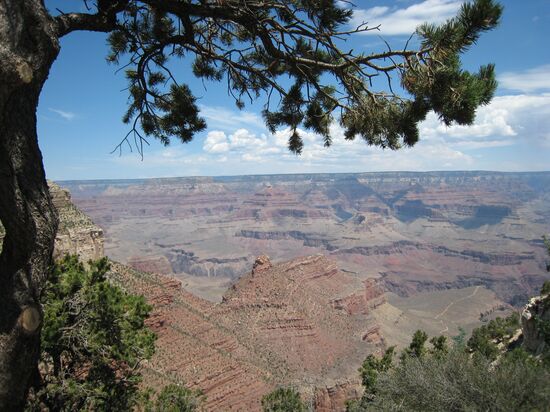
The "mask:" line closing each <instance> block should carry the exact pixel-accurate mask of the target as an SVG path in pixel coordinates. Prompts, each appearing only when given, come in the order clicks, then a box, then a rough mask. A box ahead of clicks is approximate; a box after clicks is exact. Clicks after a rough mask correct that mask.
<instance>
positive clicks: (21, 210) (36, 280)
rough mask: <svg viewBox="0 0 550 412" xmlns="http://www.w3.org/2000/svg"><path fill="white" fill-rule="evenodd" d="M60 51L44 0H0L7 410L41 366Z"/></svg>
mask: <svg viewBox="0 0 550 412" xmlns="http://www.w3.org/2000/svg"><path fill="white" fill-rule="evenodd" d="M58 52H59V44H58V40H57V34H56V32H55V29H54V24H53V21H52V18H51V17H50V16H49V14H48V13H47V11H46V9H45V7H44V4H43V1H41V0H1V1H0V62H1V63H0V221H1V222H2V224H3V226H4V228H5V232H6V234H5V238H4V241H3V245H2V252H1V254H0V410H2V411H13V410H15V411H17V410H21V409H23V407H24V404H25V400H26V396H27V393H28V386H29V382H30V379H31V376H32V375H33V372H34V371H36V368H37V365H38V357H39V353H40V329H41V320H42V311H41V308H40V294H41V291H42V288H43V286H44V284H45V281H46V277H47V273H48V269H49V266H50V264H51V257H52V251H53V244H54V240H55V234H56V231H57V214H56V211H55V209H54V207H53V205H52V202H51V198H50V195H49V192H48V186H47V183H46V178H45V173H44V168H43V165H42V155H41V153H40V149H39V148H38V141H37V135H36V108H37V105H38V98H39V95H40V91H41V90H42V86H43V84H44V82H45V81H46V78H47V76H48V73H49V70H50V67H51V65H52V63H53V61H54V60H55V58H56V57H57V54H58Z"/></svg>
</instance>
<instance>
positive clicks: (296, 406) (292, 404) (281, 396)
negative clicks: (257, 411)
mask: <svg viewBox="0 0 550 412" xmlns="http://www.w3.org/2000/svg"><path fill="white" fill-rule="evenodd" d="M262 410H263V411H264V412H305V411H306V407H305V405H304V404H303V402H302V399H301V398H300V394H299V393H298V392H297V391H295V390H294V389H291V388H278V389H276V390H274V391H273V392H271V393H269V394H267V395H265V396H264V397H263V398H262Z"/></svg>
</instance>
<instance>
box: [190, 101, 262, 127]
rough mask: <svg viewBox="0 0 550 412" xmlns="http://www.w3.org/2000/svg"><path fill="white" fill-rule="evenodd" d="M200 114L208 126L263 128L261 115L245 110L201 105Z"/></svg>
mask: <svg viewBox="0 0 550 412" xmlns="http://www.w3.org/2000/svg"><path fill="white" fill-rule="evenodd" d="M200 115H201V116H202V117H204V118H205V119H206V123H207V124H208V127H209V128H210V127H211V128H219V129H225V130H227V129H232V130H234V129H235V128H236V127H242V126H245V125H246V126H252V127H254V128H261V129H263V128H264V121H263V120H262V118H261V116H259V115H257V114H256V113H253V112H248V111H246V110H241V111H236V110H231V109H228V108H226V107H216V106H201V107H200Z"/></svg>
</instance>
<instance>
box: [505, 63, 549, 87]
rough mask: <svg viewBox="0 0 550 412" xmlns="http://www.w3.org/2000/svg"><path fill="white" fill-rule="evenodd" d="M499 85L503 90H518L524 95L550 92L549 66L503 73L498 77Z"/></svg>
mask: <svg viewBox="0 0 550 412" xmlns="http://www.w3.org/2000/svg"><path fill="white" fill-rule="evenodd" d="M498 81H499V84H500V86H501V87H502V88H504V89H509V90H519V91H522V92H526V93H531V92H534V91H549V90H550V64H545V65H542V66H538V67H534V68H532V69H528V70H523V71H517V72H505V73H502V74H501V75H500V76H499V77H498Z"/></svg>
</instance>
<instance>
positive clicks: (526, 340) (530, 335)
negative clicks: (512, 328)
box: [521, 295, 550, 354]
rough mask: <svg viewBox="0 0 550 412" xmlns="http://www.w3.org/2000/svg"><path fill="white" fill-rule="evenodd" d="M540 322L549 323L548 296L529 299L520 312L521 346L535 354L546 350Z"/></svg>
mask: <svg viewBox="0 0 550 412" xmlns="http://www.w3.org/2000/svg"><path fill="white" fill-rule="evenodd" d="M541 322H550V295H544V296H537V297H534V298H531V299H530V301H529V303H528V304H527V305H525V307H524V308H523V311H522V312H521V329H522V332H523V346H524V347H525V348H526V349H527V350H529V351H530V352H534V353H535V354H539V353H542V352H543V351H545V350H546V349H548V343H547V339H548V337H545V336H544V334H543V333H542V332H541V325H540V323H541Z"/></svg>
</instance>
